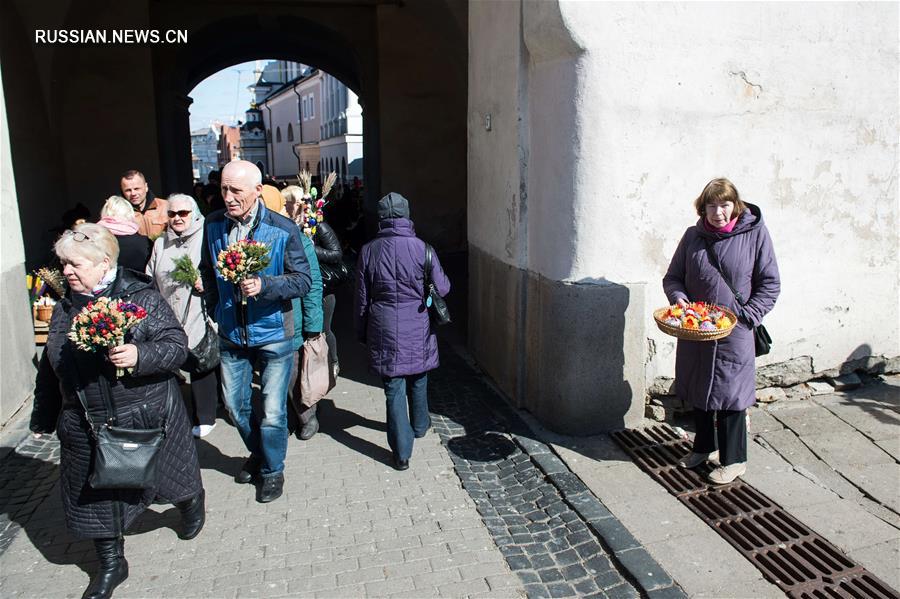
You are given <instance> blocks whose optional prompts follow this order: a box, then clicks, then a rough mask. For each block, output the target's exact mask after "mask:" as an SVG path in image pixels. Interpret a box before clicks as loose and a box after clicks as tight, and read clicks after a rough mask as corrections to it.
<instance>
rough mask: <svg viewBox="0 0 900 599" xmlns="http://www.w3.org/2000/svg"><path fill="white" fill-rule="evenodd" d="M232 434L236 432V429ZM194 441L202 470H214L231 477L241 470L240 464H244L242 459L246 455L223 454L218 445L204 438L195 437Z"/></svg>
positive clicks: (245, 457)
mask: <svg viewBox="0 0 900 599" xmlns="http://www.w3.org/2000/svg"><path fill="white" fill-rule="evenodd" d="M234 434H237V431H235V433H234ZM196 442H197V458H198V459H199V460H200V468H201V469H202V470H215V471H217V472H221V473H222V474H225V475H227V476H232V477H233V476H236V475H237V473H238V472H240V471H241V466H243V465H244V460H246V459H247V456H246V455H240V456H228V455H225V454H224V453H222V452H221V450H220V449H219V448H218V447H216V446H215V445H213V444H212V443H209V442H208V441H205V440H204V439H197V440H196Z"/></svg>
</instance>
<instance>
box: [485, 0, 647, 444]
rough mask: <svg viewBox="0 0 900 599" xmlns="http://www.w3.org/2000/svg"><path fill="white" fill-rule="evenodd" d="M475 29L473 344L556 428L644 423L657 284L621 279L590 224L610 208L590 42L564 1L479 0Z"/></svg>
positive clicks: (503, 381) (507, 386) (590, 429)
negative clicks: (599, 175)
mask: <svg viewBox="0 0 900 599" xmlns="http://www.w3.org/2000/svg"><path fill="white" fill-rule="evenodd" d="M498 23H503V24H504V26H503V27H500V28H498V27H497V24H498ZM469 32H470V46H469V47H470V56H469V179H468V191H469V194H468V197H469V213H468V214H469V217H468V225H469V248H470V249H469V272H470V289H471V292H470V300H469V301H470V307H469V323H470V324H469V341H470V347H471V349H472V351H473V353H474V354H475V356H476V358H477V359H478V360H479V363H480V364H481V365H482V366H483V367H484V368H485V370H486V371H487V372H488V373H489V374H491V376H492V377H494V379H495V380H496V381H497V382H498V384H499V385H500V387H501V388H502V389H503V390H504V391H505V392H506V393H507V394H508V395H509V396H510V397H512V398H514V400H515V402H516V403H517V404H518V405H519V406H521V407H524V408H527V409H528V410H530V411H531V412H532V413H534V414H535V415H536V416H537V417H538V418H539V419H540V420H541V421H542V422H543V423H544V424H545V425H547V426H548V427H550V428H552V429H554V430H556V431H559V432H561V433H567V434H573V435H588V434H594V433H598V432H601V431H606V430H611V429H616V428H622V427H625V426H633V425H635V424H637V423H638V422H640V419H641V416H642V412H643V402H644V386H645V382H644V378H645V377H644V353H645V350H644V348H645V337H646V330H645V329H646V322H645V321H646V319H645V318H644V317H643V316H644V314H643V312H644V284H643V283H642V282H640V281H637V282H634V281H630V280H628V279H626V278H622V277H612V276H609V275H608V274H607V273H610V272H614V271H616V270H617V269H616V268H615V266H614V265H613V264H611V263H609V262H607V261H605V260H604V259H603V257H602V255H601V256H599V259H598V257H597V256H596V255H595V254H593V253H590V252H592V250H593V247H592V241H591V239H590V237H591V234H590V231H587V230H585V228H584V226H583V225H584V219H585V218H587V217H589V216H592V215H593V214H595V213H598V212H599V213H601V214H602V213H604V207H605V206H604V203H603V202H604V198H603V197H602V196H601V195H600V194H598V191H599V188H600V187H601V186H602V181H597V180H596V178H595V177H593V174H592V173H593V170H594V169H595V168H596V162H597V161H599V160H603V157H602V156H601V155H599V154H598V153H597V152H596V151H595V148H592V147H590V144H589V141H590V139H589V138H590V135H589V133H588V132H587V129H588V128H589V127H590V123H589V122H587V121H588V118H587V117H588V116H589V114H590V112H589V110H588V108H589V100H590V98H588V97H587V96H586V95H585V93H584V91H585V88H586V85H587V82H586V81H585V77H584V67H585V52H584V48H583V46H582V45H581V44H580V42H579V41H578V40H577V39H576V38H575V37H573V35H572V32H571V29H570V27H569V24H568V23H567V22H566V20H565V18H564V15H563V13H562V11H561V10H560V7H559V3H557V2H545V1H526V2H524V3H523V4H519V3H503V2H496V3H474V4H471V5H470V15H469ZM605 201H606V202H609V203H610V204H611V203H612V202H614V201H615V199H614V198H606V199H605ZM604 241H605V242H606V243H609V244H610V245H615V244H617V243H619V241H617V240H615V239H612V238H607V239H606V240H604Z"/></svg>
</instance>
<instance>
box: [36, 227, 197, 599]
mask: <svg viewBox="0 0 900 599" xmlns="http://www.w3.org/2000/svg"><path fill="white" fill-rule="evenodd" d="M54 250H55V252H56V254H57V256H59V259H60V262H61V264H62V266H63V275H64V276H65V277H66V281H67V282H68V285H69V290H68V291H67V293H66V295H65V297H63V298H62V299H61V300H60V301H59V302H58V303H57V304H56V307H55V308H54V310H53V317H52V318H51V320H50V330H49V334H48V338H47V346H46V348H45V351H46V352H47V355H48V357H49V362H50V366H51V367H52V369H53V372H54V374H55V375H56V377H57V378H58V379H59V382H60V384H59V387H58V388H59V390H60V397H59V402H49V401H45V402H41V404H40V405H39V406H35V409H37V410H42V411H55V412H56V414H55V415H56V416H57V418H56V419H55V420H56V423H57V424H56V434H57V436H58V437H59V443H60V466H59V467H60V471H59V480H60V488H61V490H62V503H63V510H64V512H65V516H66V524H67V527H68V529H69V531H70V532H71V533H72V534H73V535H74V536H75V537H77V538H83V539H92V540H93V541H94V547H95V549H96V552H97V560H98V562H99V567H98V569H97V571H96V573H95V574H94V575H93V576H92V578H91V581H90V584H89V585H88V587H87V590H85V592H84V595H83V596H82V597H83V598H89V599H100V598H107V597H111V596H112V593H113V591H114V590H115V589H116V587H117V586H118V585H119V584H121V583H122V582H123V581H124V580H125V579H126V578H128V562H127V561H126V560H125V541H124V537H123V535H124V534H125V533H126V532H127V531H128V530H129V529H130V528H131V527H132V525H133V524H134V523H135V521H136V520H137V519H138V517H139V516H140V515H141V514H142V513H143V512H144V510H146V509H147V507H148V506H149V505H150V504H151V503H173V504H175V506H176V507H178V509H179V511H180V512H181V518H182V521H181V527H180V529H179V530H178V536H179V538H182V539H192V538H194V537H196V536H197V535H198V534H199V533H200V529H201V528H202V527H203V523H204V521H205V508H204V492H203V484H202V482H201V480H200V465H199V463H198V461H197V450H196V448H195V446H194V441H193V438H192V437H191V433H190V424H188V419H187V417H186V416H185V412H184V407H183V406H182V403H181V401H179V399H178V394H179V391H178V383H177V382H176V378H175V372H176V371H177V370H178V368H179V367H180V366H181V364H182V363H183V362H184V360H185V358H186V357H187V336H186V335H185V334H184V330H183V329H182V328H181V325H180V324H179V322H178V319H177V318H176V317H175V314H174V313H173V312H172V309H171V308H170V307H169V304H168V303H166V301H165V300H163V298H162V296H161V295H160V294H159V292H158V291H157V290H156V289H154V287H153V284H152V282H151V281H150V279H149V277H147V275H145V274H144V273H138V272H134V271H132V270H129V269H126V268H122V267H121V266H119V265H118V264H117V260H118V257H119V245H118V243H117V242H116V238H115V237H114V236H113V234H112V233H110V232H109V231H108V230H107V229H106V228H104V227H103V226H101V225H99V224H92V223H85V224H80V225H75V227H73V229H71V230H68V231H65V232H64V233H63V235H62V236H61V237H60V238H59V240H58V241H57V242H56V244H55V246H54ZM100 297H108V298H111V299H114V300H124V301H128V302H130V303H134V304H136V305H138V306H140V307H142V308H144V309H145V310H146V312H147V316H146V318H144V319H143V320H141V321H140V322H138V323H137V324H136V325H135V326H134V327H132V328H131V329H130V330H129V331H128V333H127V335H126V336H125V344H124V345H120V346H118V347H113V348H110V349H109V350H107V351H102V350H101V351H96V352H89V351H83V350H81V349H78V348H77V347H76V346H75V344H74V343H73V342H72V341H71V340H70V339H69V337H68V334H69V331H70V329H71V326H72V321H73V319H74V318H75V317H76V316H77V315H78V314H79V313H80V312H81V310H82V309H83V308H84V307H85V306H87V305H88V304H89V303H90V302H92V301H94V300H96V299H98V298H100ZM120 368H121V369H126V373H125V374H124V375H123V376H117V372H116V370H117V369H120ZM82 402H84V405H83V404H82ZM39 416H40V419H41V421H42V422H47V421H48V420H50V419H51V417H52V416H54V414H49V413H44V414H41V415H39ZM163 422H164V423H165V428H166V436H165V439H164V440H163V442H162V445H161V447H160V449H159V456H158V460H159V461H158V465H157V478H156V482H155V484H153V485H152V486H151V487H150V488H145V489H107V488H95V487H94V486H92V484H91V482H90V476H91V474H92V473H93V472H94V470H95V469H96V468H97V467H98V466H97V464H96V463H95V461H94V460H93V458H92V456H93V452H94V445H95V443H96V441H95V440H94V437H93V436H92V434H91V428H94V429H96V427H99V426H102V425H103V424H105V423H108V424H113V425H115V426H118V427H121V428H127V429H153V428H157V427H159V426H161V425H162V424H163ZM48 432H49V431H48Z"/></svg>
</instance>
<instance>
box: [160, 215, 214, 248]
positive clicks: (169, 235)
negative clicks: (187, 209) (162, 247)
mask: <svg viewBox="0 0 900 599" xmlns="http://www.w3.org/2000/svg"><path fill="white" fill-rule="evenodd" d="M204 222H205V219H204V218H203V217H202V216H201V217H200V218H196V219H194V220H193V221H191V224H190V225H188V228H187V229H185V230H184V232H183V233H181V234H180V235H179V234H178V233H176V232H175V231H173V230H172V227H167V228H166V232H165V236H166V245H169V244H171V243H175V242H178V241H181V242H182V243H184V242H187V241H188V240H189V239H191V238H192V237H193V236H194V235H196V234H197V233H198V232H200V231H203V223H204ZM201 236H202V233H201Z"/></svg>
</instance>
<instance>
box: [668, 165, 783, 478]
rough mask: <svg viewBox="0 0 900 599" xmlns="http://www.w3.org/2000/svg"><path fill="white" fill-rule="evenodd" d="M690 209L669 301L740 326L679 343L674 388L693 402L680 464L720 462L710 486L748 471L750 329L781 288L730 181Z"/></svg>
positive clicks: (757, 223)
mask: <svg viewBox="0 0 900 599" xmlns="http://www.w3.org/2000/svg"><path fill="white" fill-rule="evenodd" d="M694 208H695V209H696V210H697V214H698V215H699V216H700V220H698V221H697V224H696V225H694V226H692V227H690V228H689V229H688V230H687V231H685V233H684V235H683V236H682V238H681V241H680V242H679V244H678V248H677V249H676V250H675V255H674V256H672V261H671V263H670V264H669V270H668V271H667V272H666V276H665V277H664V278H663V289H664V290H665V293H666V297H667V298H668V299H669V302H670V303H672V304H679V305H681V306H684V305H685V304H686V303H688V302H707V303H712V304H717V305H719V306H724V307H726V308H728V309H730V310H731V311H733V312H734V313H735V314H737V316H738V322H737V324H736V325H735V327H734V329H733V330H732V332H731V334H730V335H728V336H727V337H725V338H723V339H719V340H718V341H688V340H684V339H679V340H678V349H677V351H676V357H675V390H676V393H677V395H678V396H679V397H680V398H681V399H682V400H684V401H685V402H690V403H691V404H693V406H694V419H695V424H696V430H697V434H696V436H695V437H694V446H693V449H692V451H691V453H690V454H688V455H687V456H685V457H684V458H683V459H682V460H681V462H679V463H680V465H681V466H682V467H684V468H696V467H697V466H699V465H701V464H703V463H705V462H706V461H713V462H715V461H716V460H717V459H718V463H719V466H718V467H717V468H715V469H714V470H713V471H712V472H711V473H710V475H709V480H710V482H712V483H714V484H726V483H730V482H732V481H733V480H734V479H735V478H737V477H738V476H741V475H743V474H744V473H745V472H746V471H747V418H746V410H747V408H749V407H750V406H752V405H753V404H754V402H755V401H756V362H755V359H756V351H755V343H754V336H753V328H754V327H756V326H758V325H759V324H761V322H762V319H763V317H764V316H765V315H766V314H767V313H768V312H769V311H770V310H771V309H772V307H773V306H774V305H775V300H776V299H777V298H778V294H779V292H780V290H781V282H780V278H779V275H778V264H777V262H776V261H775V250H774V248H773V247H772V240H771V238H770V237H769V231H768V229H766V226H765V224H763V218H762V213H761V212H760V210H759V208H758V207H757V206H754V205H753V204H748V203H745V202H743V201H741V198H740V196H739V194H738V191H737V189H735V187H734V185H733V184H732V183H731V181H729V180H728V179H713V180H712V181H710V182H709V183H707V185H706V187H704V188H703V192H702V193H701V194H700V196H699V197H698V198H697V199H696V200H695V201H694ZM726 279H727V280H726ZM732 289H733V290H734V292H733V291H732ZM735 292H736V293H737V295H738V296H740V299H741V300H742V301H738V299H737V298H736V297H735V295H736V294H735Z"/></svg>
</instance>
